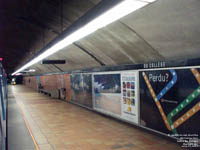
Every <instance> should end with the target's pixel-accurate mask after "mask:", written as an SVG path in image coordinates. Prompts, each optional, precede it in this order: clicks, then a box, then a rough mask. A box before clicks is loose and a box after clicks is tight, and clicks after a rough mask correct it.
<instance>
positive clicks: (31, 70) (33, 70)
mask: <svg viewBox="0 0 200 150" xmlns="http://www.w3.org/2000/svg"><path fill="white" fill-rule="evenodd" d="M35 71H36V70H35V69H28V70H24V71H23V72H35Z"/></svg>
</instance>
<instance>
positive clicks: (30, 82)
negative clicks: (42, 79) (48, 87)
mask: <svg viewBox="0 0 200 150" xmlns="http://www.w3.org/2000/svg"><path fill="white" fill-rule="evenodd" d="M23 83H24V85H26V86H28V87H30V88H33V89H35V90H37V88H38V85H37V79H36V76H30V77H23Z"/></svg>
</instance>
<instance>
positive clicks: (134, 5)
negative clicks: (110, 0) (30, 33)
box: [12, 0, 155, 75]
mask: <svg viewBox="0 0 200 150" xmlns="http://www.w3.org/2000/svg"><path fill="white" fill-rule="evenodd" d="M154 1H155V0H141V1H140V0H123V1H122V2H120V3H119V4H117V5H116V6H114V7H113V8H111V9H110V10H108V11H106V12H105V13H103V14H102V15H100V16H98V17H97V18H95V19H93V20H92V21H90V22H89V23H88V24H86V25H84V26H83V27H81V28H80V29H78V30H76V31H75V32H73V33H72V34H70V35H68V36H67V37H65V38H64V39H63V40H61V41H59V42H58V43H56V44H55V45H53V46H52V47H50V48H49V49H47V50H46V51H44V52H43V53H42V54H41V55H39V56H38V57H36V58H34V59H33V60H31V61H30V62H28V63H27V64H25V65H24V66H23V67H21V68H20V69H18V70H17V71H15V72H14V73H13V74H12V75H15V74H16V73H18V72H20V71H23V70H24V69H26V68H28V67H30V66H32V65H34V64H36V63H37V62H39V61H41V60H43V59H44V58H47V57H48V56H50V55H52V54H54V53H56V52H57V51H59V50H61V49H63V48H64V47H66V46H68V45H70V44H72V43H73V42H75V41H77V40H80V39H82V38H83V37H86V36H87V35H89V34H91V33H93V32H95V31H97V30H98V29H100V28H103V27H105V26H106V25H108V24H110V23H112V22H114V21H116V20H118V19H120V18H122V17H124V16H126V15H128V14H130V13H132V12H134V11H135V10H137V9H140V8H142V7H144V6H146V5H147V4H149V3H152V2H154Z"/></svg>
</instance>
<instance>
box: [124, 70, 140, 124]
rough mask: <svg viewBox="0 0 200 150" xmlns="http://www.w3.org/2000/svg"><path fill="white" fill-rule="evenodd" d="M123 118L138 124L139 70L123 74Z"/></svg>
mask: <svg viewBox="0 0 200 150" xmlns="http://www.w3.org/2000/svg"><path fill="white" fill-rule="evenodd" d="M121 93H122V96H121V98H122V100H121V106H122V118H124V119H126V120H128V121H131V122H134V123H137V124H138V119H139V118H138V108H139V105H138V94H137V93H138V85H137V72H125V73H122V74H121Z"/></svg>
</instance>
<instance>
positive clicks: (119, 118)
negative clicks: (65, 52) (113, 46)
mask: <svg viewBox="0 0 200 150" xmlns="http://www.w3.org/2000/svg"><path fill="white" fill-rule="evenodd" d="M131 72H135V73H136V83H137V88H138V90H137V93H136V94H137V100H138V110H137V115H138V117H137V118H138V123H135V122H132V121H129V120H127V119H124V118H123V117H122V115H116V114H114V113H112V112H108V111H105V110H103V109H99V108H96V107H95V91H94V88H95V87H94V76H95V75H104V74H105V75H106V74H120V80H121V74H123V73H131ZM120 84H121V81H120ZM121 86H122V85H121ZM121 91H122V89H121ZM120 95H121V96H120V97H121V98H120V105H121V103H122V102H121V101H122V93H120ZM92 100H93V110H94V111H96V112H98V113H101V114H104V115H106V116H109V117H113V118H116V119H118V120H121V121H123V122H126V123H129V124H132V125H135V126H139V127H140V92H139V71H138V70H123V71H109V72H94V73H92ZM121 107H122V106H121ZM142 128H143V126H142Z"/></svg>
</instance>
